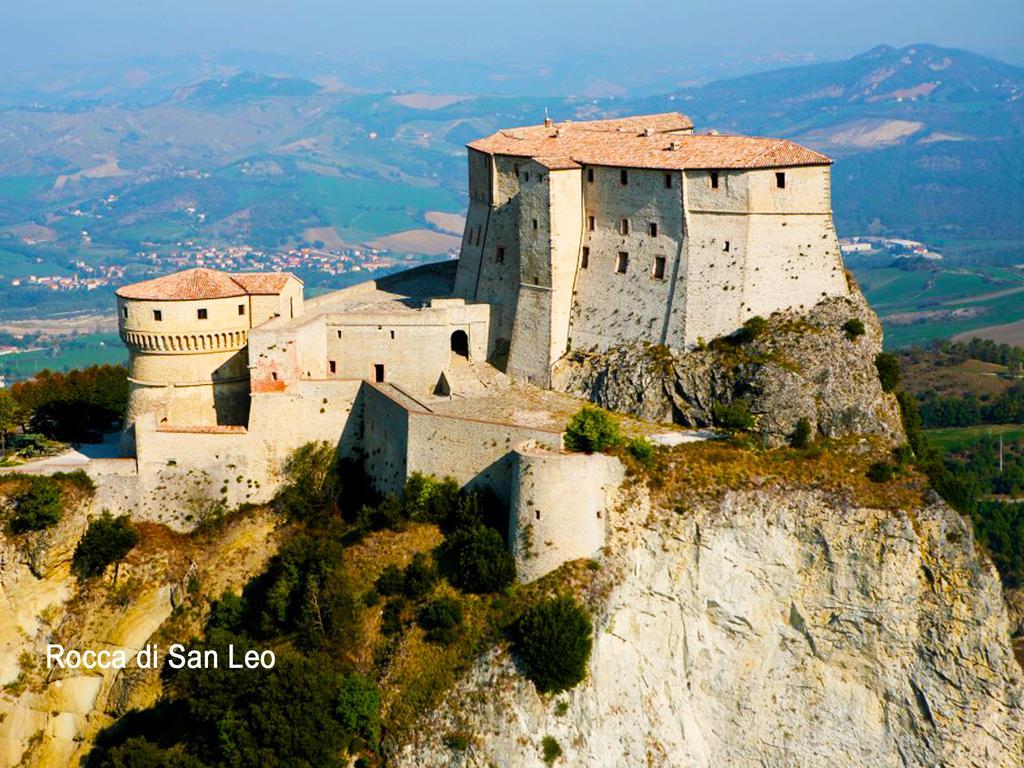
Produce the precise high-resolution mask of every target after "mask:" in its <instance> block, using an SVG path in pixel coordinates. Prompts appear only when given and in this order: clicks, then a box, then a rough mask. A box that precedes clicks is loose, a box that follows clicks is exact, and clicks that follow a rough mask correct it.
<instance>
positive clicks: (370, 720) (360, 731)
mask: <svg viewBox="0 0 1024 768" xmlns="http://www.w3.org/2000/svg"><path fill="white" fill-rule="evenodd" d="M336 713H337V717H338V722H340V723H341V725H342V727H343V728H344V729H345V730H346V731H348V732H349V733H350V734H352V735H355V736H359V737H361V738H363V739H366V741H368V742H370V744H372V745H376V743H377V741H378V740H379V739H380V691H379V690H377V685H376V684H375V683H374V682H373V680H370V679H368V678H365V677H363V676H362V675H346V676H344V677H342V678H341V683H340V685H339V686H338V706H337V709H336Z"/></svg>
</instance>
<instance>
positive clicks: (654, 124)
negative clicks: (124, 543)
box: [97, 113, 849, 580]
mask: <svg viewBox="0 0 1024 768" xmlns="http://www.w3.org/2000/svg"><path fill="white" fill-rule="evenodd" d="M829 164H830V161H829V159H828V158H826V157H824V156H823V155H820V154H818V153H816V152H812V151H810V150H808V149H805V148H803V147H800V146H798V145H796V144H793V143H792V142H789V141H785V140H779V139H763V138H750V137H743V136H720V135H697V134H694V133H693V125H692V123H691V122H690V120H689V119H688V118H686V117H684V116H683V115H680V114H675V113H671V114H661V115H648V116H640V117H630V118H624V119H616V120H601V121H593V122H563V123H554V122H552V121H550V120H546V121H545V122H544V124H543V125H537V126H531V127H526V128H516V129H509V130H502V131H499V132H498V133H496V134H494V135H493V136H490V137H487V138H485V139H481V140H479V141H475V142H473V143H471V144H470V145H469V197H470V201H469V210H468V214H467V220H466V228H465V232H464V235H463V240H462V250H461V254H460V258H459V260H458V261H457V262H448V263H443V264H435V265H428V266H424V267H419V268H416V269H412V270H408V271H406V272H403V273H399V274H397V275H393V276H391V277H388V278H384V279H381V280H377V281H370V282H366V283H362V284H359V285H356V286H353V287H351V288H347V289H344V290H340V291H336V292H333V293H329V294H326V295H323V296H319V297H316V298H314V299H309V300H304V299H303V293H302V283H301V281H299V280H298V279H297V278H295V277H294V276H293V275H290V274H283V273H270V274H268V273H249V274H245V273H241V274H227V273H222V272H217V271H214V270H209V269H192V270H188V271H186V272H181V273H177V274H172V275H167V276H164V277H160V278H157V279H154V280H149V281H146V282H142V283H137V284H135V285H129V286H125V287H123V288H121V289H119V290H118V292H117V296H118V317H119V322H120V331H121V337H122V339H123V340H124V342H125V344H126V345H127V346H128V349H129V351H130V370H129V378H130V384H131V392H130V395H129V408H128V414H127V418H126V421H125V431H124V441H123V450H124V452H125V455H126V456H127V457H130V458H128V459H126V460H120V461H121V463H120V464H119V465H118V466H119V467H120V468H119V469H117V470H112V469H110V468H105V469H103V470H102V471H103V472H104V473H105V475H104V477H103V481H102V482H101V483H100V489H101V501H102V502H103V503H104V504H105V505H106V506H108V507H110V508H112V509H119V510H123V511H130V512H132V513H133V514H135V515H138V516H141V517H145V518H147V519H153V520H158V521H161V522H165V523H167V524H170V525H174V526H177V527H180V528H187V527H189V526H191V525H194V524H195V523H196V522H197V521H198V519H200V518H201V517H202V515H203V514H205V513H206V512H207V511H208V510H209V509H210V508H211V507H213V506H216V505H221V504H223V505H226V506H234V505H238V504H242V503H246V502H252V503H258V502H264V501H266V500H268V499H269V498H270V497H271V496H272V495H273V493H274V491H275V490H276V487H277V485H278V484H279V482H280V481H281V477H282V466H283V463H284V461H285V460H286V458H287V456H288V455H289V453H290V452H291V451H292V450H294V449H295V448H297V447H299V446H300V445H302V444H304V443H307V442H309V441H312V440H327V441H329V442H330V443H331V444H334V445H337V446H338V451H339V453H340V454H341V455H345V456H351V457H356V458H360V459H361V460H362V461H363V464H364V466H365V469H366V471H367V473H368V474H369V476H370V478H371V479H372V480H373V482H374V483H375V484H376V486H377V488H378V490H380V491H381V492H385V493H386V492H392V491H396V490H398V489H399V488H400V487H401V485H402V483H403V482H404V480H405V479H406V478H407V477H408V475H409V474H411V473H412V472H424V473H429V474H434V475H437V476H446V475H450V476H452V477H454V478H456V480H458V481H459V482H460V483H462V484H465V485H484V486H488V487H490V488H492V489H493V490H494V491H495V492H496V493H497V494H498V495H499V497H500V498H502V499H504V500H506V501H507V503H508V505H509V512H510V541H511V544H512V547H513V551H514V552H515V555H516V559H517V564H518V566H519V569H520V577H521V578H523V579H525V580H529V579H532V578H536V577H538V576H540V575H543V574H544V573H546V572H548V571H550V570H552V569H553V568H555V567H557V566H558V565H559V564H561V563H562V562H564V561H566V560H570V559H575V558H580V557H590V556H593V555H594V554H595V553H596V552H597V551H598V550H599V549H600V548H601V546H602V545H603V542H604V518H605V515H604V512H605V510H606V508H607V507H608V505H609V504H610V503H611V500H612V499H613V497H614V494H615V491H616V489H617V487H618V485H619V483H620V482H621V480H622V471H623V470H622V467H621V465H620V464H619V462H618V461H617V460H616V459H613V458H609V457H605V456H587V455H581V454H569V453H566V452H564V451H563V450H562V430H563V428H564V425H565V422H566V420H567V419H568V417H569V416H571V414H572V413H574V412H575V411H576V410H578V408H579V406H580V402H579V401H578V400H575V399H573V398H570V397H568V396H566V395H562V394H559V393H556V392H552V391H550V390H549V389H548V386H549V385H550V371H551V367H552V365H553V364H554V363H555V362H556V361H557V360H558V359H559V358H560V357H562V356H563V355H564V354H565V353H566V352H567V351H569V350H571V349H573V348H576V349H597V350H604V349H608V348H610V347H613V346H615V345H617V344H620V343H624V342H629V341H637V340H640V341H648V342H650V343H653V344H662V345H666V346H668V347H670V348H675V349H686V348H689V347H692V346H694V345H696V344H699V343H700V342H701V341H702V340H710V339H712V338H715V337H717V336H721V335H724V334H728V333H731V332H733V331H734V330H736V329H737V328H738V327H739V326H740V325H742V323H743V322H744V321H745V320H747V319H749V318H750V317H752V316H754V315H768V314H770V313H772V312H774V311H777V310H783V309H788V308H802V307H806V308H809V307H811V306H813V305H815V304H817V303H818V302H819V301H821V300H822V299H824V298H827V297H833V296H846V295H848V292H849V289H848V287H847V282H846V279H845V274H844V272H843V266H842V261H841V258H840V254H839V246H838V242H837V239H836V236H835V231H834V228H833V226H832V218H831V206H830V193H829V171H830V165H829ZM97 471H100V470H97Z"/></svg>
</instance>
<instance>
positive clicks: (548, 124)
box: [544, 116, 555, 128]
mask: <svg viewBox="0 0 1024 768" xmlns="http://www.w3.org/2000/svg"><path fill="white" fill-rule="evenodd" d="M554 124H555V121H554V120H552V119H551V118H550V117H546V116H545V118H544V125H545V127H547V128H550V127H551V126H552V125H554Z"/></svg>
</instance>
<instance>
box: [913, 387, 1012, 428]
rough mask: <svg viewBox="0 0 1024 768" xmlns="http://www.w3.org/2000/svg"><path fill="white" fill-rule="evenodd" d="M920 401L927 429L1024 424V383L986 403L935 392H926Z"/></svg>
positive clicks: (970, 397) (919, 397) (969, 395)
mask: <svg viewBox="0 0 1024 768" xmlns="http://www.w3.org/2000/svg"><path fill="white" fill-rule="evenodd" d="M918 401H919V406H920V409H921V420H922V422H923V424H924V426H925V428H926V429H934V428H939V427H973V426H976V425H979V424H1021V423H1024V384H1016V385H1014V386H1012V387H1010V388H1009V389H1008V390H1006V391H1005V392H1003V393H1002V394H1001V395H998V396H996V397H995V398H993V399H991V400H990V401H989V402H987V403H986V402H982V401H981V400H980V399H979V398H978V397H977V396H976V395H974V394H967V395H964V396H963V397H947V396H943V395H939V394H937V393H936V392H925V393H924V394H922V395H919V396H918Z"/></svg>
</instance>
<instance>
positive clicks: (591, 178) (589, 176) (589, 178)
mask: <svg viewBox="0 0 1024 768" xmlns="http://www.w3.org/2000/svg"><path fill="white" fill-rule="evenodd" d="M587 181H588V182H590V183H593V181H594V169H593V168H587Z"/></svg>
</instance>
